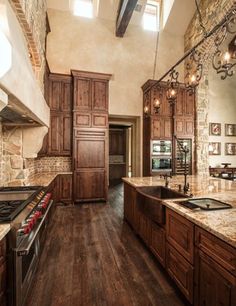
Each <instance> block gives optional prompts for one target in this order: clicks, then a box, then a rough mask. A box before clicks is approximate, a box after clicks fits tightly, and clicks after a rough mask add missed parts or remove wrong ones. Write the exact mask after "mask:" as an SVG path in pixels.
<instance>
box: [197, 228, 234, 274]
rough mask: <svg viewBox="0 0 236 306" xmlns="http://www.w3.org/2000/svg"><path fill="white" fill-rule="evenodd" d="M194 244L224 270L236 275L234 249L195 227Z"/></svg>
mask: <svg viewBox="0 0 236 306" xmlns="http://www.w3.org/2000/svg"><path fill="white" fill-rule="evenodd" d="M195 244H196V246H198V248H199V249H201V250H202V251H203V252H204V253H206V254H207V255H209V256H210V257H211V258H213V259H214V260H215V261H216V262H218V263H219V264H220V265H221V266H223V267H224V268H225V269H226V270H228V271H229V272H231V273H233V274H234V275H236V250H235V248H233V247H231V246H230V245H228V244H227V243H225V242H223V241H222V240H220V239H219V238H217V237H215V236H213V235H211V234H210V233H208V232H207V231H205V230H203V229H201V228H199V227H196V233H195Z"/></svg>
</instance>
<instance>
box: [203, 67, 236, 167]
mask: <svg viewBox="0 0 236 306" xmlns="http://www.w3.org/2000/svg"><path fill="white" fill-rule="evenodd" d="M208 79H209V122H216V123H217V122H218V123H221V136H209V142H220V143H221V155H219V156H218V155H216V156H209V164H210V166H212V167H216V166H221V163H222V162H229V163H231V164H232V166H234V167H236V156H229V155H225V143H227V142H229V143H230V142H232V143H236V136H234V137H230V136H225V123H227V124H236V101H235V99H236V87H235V82H236V75H234V76H232V77H230V78H227V79H226V80H221V79H220V76H219V75H217V74H216V73H215V71H213V70H210V72H209V76H208Z"/></svg>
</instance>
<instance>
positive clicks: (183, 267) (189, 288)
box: [166, 243, 193, 303]
mask: <svg viewBox="0 0 236 306" xmlns="http://www.w3.org/2000/svg"><path fill="white" fill-rule="evenodd" d="M166 269H167V271H168V273H169V275H170V276H171V278H173V280H174V281H175V283H176V284H177V286H178V287H179V288H180V290H181V291H182V293H183V294H184V296H185V297H186V299H187V300H188V301H189V302H190V303H192V302H193V266H192V265H191V264H190V263H189V262H188V261H187V260H186V259H185V258H184V257H183V256H181V255H180V253H179V252H178V251H176V249H175V248H174V247H172V246H171V244H169V243H167V245H166Z"/></svg>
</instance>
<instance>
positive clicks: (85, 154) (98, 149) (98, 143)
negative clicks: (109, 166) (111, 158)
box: [75, 138, 106, 170]
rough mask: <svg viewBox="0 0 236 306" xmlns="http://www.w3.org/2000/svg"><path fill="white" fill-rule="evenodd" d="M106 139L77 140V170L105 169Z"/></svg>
mask: <svg viewBox="0 0 236 306" xmlns="http://www.w3.org/2000/svg"><path fill="white" fill-rule="evenodd" d="M105 146H106V143H105V139H95V138H90V139H75V159H76V162H75V169H76V170H78V169H81V168H88V169H89V168H104V167H105V149H106V147H105Z"/></svg>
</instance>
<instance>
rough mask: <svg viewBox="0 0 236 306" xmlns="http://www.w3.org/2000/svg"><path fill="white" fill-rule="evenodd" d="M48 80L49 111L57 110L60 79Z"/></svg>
mask: <svg viewBox="0 0 236 306" xmlns="http://www.w3.org/2000/svg"><path fill="white" fill-rule="evenodd" d="M49 80H50V81H49V82H50V83H49V107H50V110H51V111H58V110H59V109H60V104H61V103H60V102H61V81H58V80H52V79H49Z"/></svg>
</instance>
